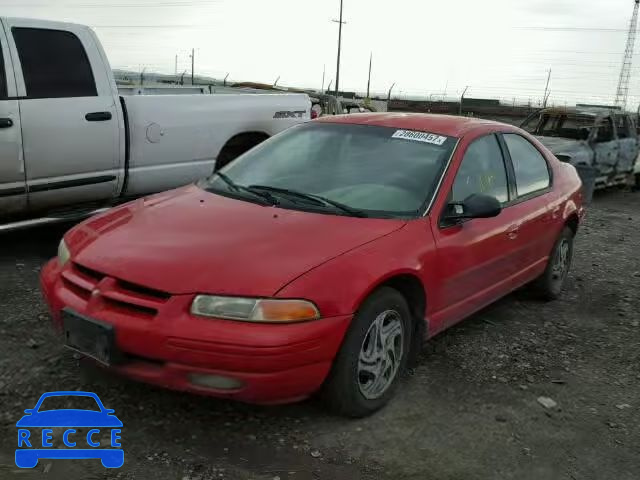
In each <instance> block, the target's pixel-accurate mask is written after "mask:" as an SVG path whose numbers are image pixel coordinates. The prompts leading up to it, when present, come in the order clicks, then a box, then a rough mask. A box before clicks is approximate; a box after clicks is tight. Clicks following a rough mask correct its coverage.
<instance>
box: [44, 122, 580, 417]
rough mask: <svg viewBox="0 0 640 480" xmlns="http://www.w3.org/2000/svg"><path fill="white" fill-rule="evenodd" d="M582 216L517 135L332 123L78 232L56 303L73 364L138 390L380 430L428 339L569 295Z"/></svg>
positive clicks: (54, 271) (55, 264)
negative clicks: (74, 354)
mask: <svg viewBox="0 0 640 480" xmlns="http://www.w3.org/2000/svg"><path fill="white" fill-rule="evenodd" d="M582 203H583V201H582V190H581V182H580V179H579V177H578V175H577V173H576V170H575V168H574V167H573V166H571V165H569V164H568V163H562V162H560V161H558V159H557V158H556V157H555V156H553V154H551V152H550V151H549V150H547V149H546V148H545V147H544V146H543V145H542V144H541V143H540V142H539V141H537V140H536V139H535V138H534V137H532V136H530V135H529V134H527V133H526V132H524V131H522V130H520V129H518V128H516V127H512V126H508V125H503V124H499V123H495V122H489V121H485V120H479V119H468V118H461V117H448V116H435V115H412V114H397V113H394V114H356V115H340V116H333V117H324V118H322V119H319V120H316V121H314V122H310V123H307V124H305V125H300V126H296V127H294V128H292V129H289V130H288V131H287V132H285V133H283V134H281V135H278V136H277V137H274V138H272V139H270V140H268V141H266V142H264V143H262V144H261V145H259V146H258V147H256V148H254V149H252V150H250V151H249V152H247V153H245V154H244V155H242V156H241V157H240V158H238V159H237V160H236V161H234V162H233V163H231V164H230V165H228V166H226V167H224V168H223V169H222V170H220V171H219V172H217V173H216V174H214V175H212V176H211V177H209V178H207V179H205V180H203V181H201V182H199V183H198V184H197V185H192V186H188V187H183V188H180V189H177V190H173V191H170V192H165V193H162V194H158V195H155V196H151V197H148V198H145V199H140V200H136V201H134V202H131V203H128V204H126V205H122V206H120V207H117V208H115V209H113V210H111V211H109V212H107V213H104V214H101V215H98V216H96V217H94V218H91V219H89V220H86V221H85V222H83V223H81V224H79V225H77V226H75V227H74V228H72V229H71V230H70V231H69V232H68V233H67V234H66V235H65V236H64V239H63V240H62V242H61V243H60V248H59V252H58V257H57V258H56V259H53V260H51V261H50V262H49V263H47V264H46V266H45V267H44V268H43V270H42V277H41V281H42V289H43V292H44V296H45V299H46V301H47V303H48V305H49V307H50V309H51V313H52V316H53V321H54V325H55V326H56V327H57V328H58V329H59V330H64V331H65V332H66V335H65V338H78V336H81V337H82V335H84V338H83V340H81V341H77V343H76V344H75V345H72V346H71V347H72V348H74V349H75V350H76V351H78V350H79V351H81V352H83V353H84V354H85V355H88V356H90V357H93V358H96V359H98V360H99V361H100V362H101V363H102V364H105V365H108V366H110V367H111V368H113V369H114V370H116V371H118V372H120V373H122V374H124V375H126V376H129V377H131V378H134V379H138V380H142V381H146V382H150V383H155V384H158V385H162V386H164V387H169V388H175V389H180V390H188V391H192V392H198V393H202V394H208V395H213V396H220V397H228V398H235V399H239V400H243V401H247V402H256V403H283V402H291V401H295V400H299V399H301V398H304V397H307V396H309V395H311V394H313V393H314V392H317V391H320V392H321V393H322V394H323V396H324V398H325V399H326V401H327V402H328V404H329V405H331V406H332V407H333V408H334V409H335V410H336V411H338V412H340V413H342V414H345V415H349V416H363V415H367V414H370V413H372V412H374V411H375V410H377V409H378V408H380V407H382V406H383V405H384V404H385V403H386V402H387V401H388V400H389V399H390V398H391V396H392V395H393V392H394V390H395V387H396V386H397V384H398V377H399V376H400V374H401V373H402V372H403V370H404V369H405V368H406V366H407V363H408V361H409V358H410V357H411V356H412V355H414V354H415V353H416V351H417V349H419V348H420V346H421V344H422V342H423V340H424V339H425V338H428V337H432V336H434V335H436V334H437V333H438V332H441V331H443V330H444V329H446V328H448V327H450V326H452V325H454V324H455V323H457V322H459V321H460V320H462V319H463V318H465V317H467V316H469V315H471V314H472V313H474V312H476V311H478V310H479V309H481V308H483V307H485V306H486V305H488V304H490V303H491V302H493V301H495V300H497V299H498V298H500V297H502V296H504V295H506V294H508V293H509V292H511V291H513V290H514V289H517V288H519V287H521V286H523V285H525V284H532V285H533V287H534V288H536V289H537V290H538V292H539V293H540V294H541V295H542V296H543V297H545V298H548V299H553V298H556V297H558V296H559V295H560V293H561V290H562V288H563V285H564V282H565V279H566V278H567V274H568V272H569V268H570V266H571V257H572V252H573V239H574V236H575V235H576V232H577V231H578V226H579V224H580V221H581V219H582V217H583V215H584V208H583V205H582ZM83 322H84V323H86V324H87V325H88V326H89V325H90V328H80V327H78V325H81V324H82V323H83ZM76 330H77V331H76ZM83 332H84V333H83Z"/></svg>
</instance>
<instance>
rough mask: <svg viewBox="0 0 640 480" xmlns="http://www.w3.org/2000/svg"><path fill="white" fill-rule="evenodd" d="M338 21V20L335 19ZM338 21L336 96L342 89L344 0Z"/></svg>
mask: <svg viewBox="0 0 640 480" xmlns="http://www.w3.org/2000/svg"><path fill="white" fill-rule="evenodd" d="M333 21H334V22H336V20H333ZM337 23H338V62H337V65H336V97H337V96H338V92H339V91H340V50H341V49H342V25H343V23H345V22H343V21H342V0H340V20H337Z"/></svg>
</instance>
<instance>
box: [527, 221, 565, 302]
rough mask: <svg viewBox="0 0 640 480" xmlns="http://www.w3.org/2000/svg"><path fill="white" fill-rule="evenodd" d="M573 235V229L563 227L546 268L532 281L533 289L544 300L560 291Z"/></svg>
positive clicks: (552, 297)
mask: <svg viewBox="0 0 640 480" xmlns="http://www.w3.org/2000/svg"><path fill="white" fill-rule="evenodd" d="M574 236H575V235H574V233H573V230H571V229H570V228H569V227H564V229H563V230H562V233H561V234H560V237H558V240H556V243H555V245H554V246H553V250H552V251H551V255H550V256H549V261H548V263H547V268H546V269H545V271H544V273H543V274H542V275H541V276H540V277H539V278H538V279H537V280H536V281H535V282H534V283H533V287H534V289H535V291H536V292H537V293H538V294H539V295H540V297H541V298H543V299H544V300H556V299H557V298H558V297H559V296H560V294H561V293H562V289H563V288H564V284H565V282H566V280H567V277H568V276H569V270H570V269H571V260H572V258H573V238H574Z"/></svg>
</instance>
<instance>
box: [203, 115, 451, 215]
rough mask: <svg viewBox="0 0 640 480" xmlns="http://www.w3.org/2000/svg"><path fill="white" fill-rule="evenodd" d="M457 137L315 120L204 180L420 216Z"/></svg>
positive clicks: (226, 187) (306, 204)
mask: <svg viewBox="0 0 640 480" xmlns="http://www.w3.org/2000/svg"><path fill="white" fill-rule="evenodd" d="M455 143H456V140H455V139H454V138H452V137H444V136H440V135H434V134H429V133H423V132H413V131H408V130H399V129H397V128H387V127H378V126H363V125H348V124H328V123H310V124H306V125H303V126H299V127H294V128H292V129H290V130H288V131H287V132H285V133H283V134H281V135H278V136H276V137H274V138H272V139H271V140H269V141H267V142H264V143H263V144H261V145H260V146H258V147H256V148H254V149H253V150H251V151H249V152H247V153H246V154H244V155H243V156H241V157H239V158H238V159H237V160H236V161H234V162H232V163H231V164H230V165H228V166H227V167H225V168H223V169H222V170H221V173H222V176H223V177H226V178H223V177H221V176H219V175H213V176H212V177H210V178H208V179H206V180H205V181H203V182H201V184H200V186H201V187H203V188H205V189H207V190H209V191H213V192H218V193H223V194H224V193H226V194H228V193H230V192H231V191H233V190H234V189H233V186H232V185H231V184H230V181H231V182H233V184H235V186H236V187H240V188H235V191H236V193H238V194H240V193H241V192H243V194H244V195H246V196H247V199H249V198H250V197H251V195H253V194H251V193H249V192H247V191H246V188H245V187H249V188H251V190H252V191H254V192H261V193H263V194H267V193H268V195H271V196H272V197H273V198H275V199H276V200H277V204H278V205H279V206H280V207H282V208H289V209H300V210H313V211H322V212H323V213H332V214H342V215H349V214H355V213H359V214H360V215H359V216H370V217H407V216H409V217H410V216H416V215H417V214H418V213H419V212H420V210H421V209H422V208H423V206H424V205H425V203H426V202H428V201H429V200H430V199H431V198H432V196H433V194H434V191H435V189H436V185H437V184H438V181H439V179H440V178H441V176H442V173H443V170H444V167H445V165H446V163H447V161H448V159H449V158H450V156H451V153H452V151H453V148H454V146H455ZM301 194H302V195H301ZM312 196H314V197H316V198H311V197H312ZM323 199H324V201H323ZM254 200H255V195H254ZM314 200H315V201H314ZM336 204H338V205H339V206H341V207H343V208H339V207H336Z"/></svg>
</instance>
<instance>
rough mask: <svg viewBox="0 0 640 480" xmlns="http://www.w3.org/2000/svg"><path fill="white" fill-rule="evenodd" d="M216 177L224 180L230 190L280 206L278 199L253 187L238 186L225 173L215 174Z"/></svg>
mask: <svg viewBox="0 0 640 480" xmlns="http://www.w3.org/2000/svg"><path fill="white" fill-rule="evenodd" d="M214 175H217V176H218V177H220V179H222V181H223V182H224V183H226V184H227V186H228V187H229V189H231V190H233V191H235V192H247V193H250V194H252V195H253V196H257V197H260V198H263V199H264V200H266V201H267V202H269V205H278V203H279V202H278V199H277V198H275V197H274V196H273V195H271V194H270V193H268V192H262V191H260V190H256V189H254V188H252V187H245V186H244V185H238V184H237V183H236V182H234V181H233V180H231V179H230V178H229V177H228V176H227V175H225V174H224V173H220V172H215V173H214Z"/></svg>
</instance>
